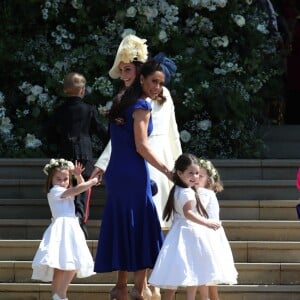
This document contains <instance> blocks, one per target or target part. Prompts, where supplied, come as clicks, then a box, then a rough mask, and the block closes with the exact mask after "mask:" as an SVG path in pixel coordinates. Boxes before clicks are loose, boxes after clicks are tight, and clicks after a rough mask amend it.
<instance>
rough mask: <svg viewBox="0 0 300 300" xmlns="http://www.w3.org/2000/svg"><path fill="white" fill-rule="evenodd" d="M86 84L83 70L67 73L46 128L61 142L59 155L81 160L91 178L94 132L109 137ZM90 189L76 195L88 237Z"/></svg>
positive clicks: (68, 158) (76, 207)
mask: <svg viewBox="0 0 300 300" xmlns="http://www.w3.org/2000/svg"><path fill="white" fill-rule="evenodd" d="M85 85H86V79H85V77H84V76H83V75H82V74H79V73H75V72H72V73H69V74H67V75H66V76H65V78H64V83H63V88H64V94H65V95H66V98H65V99H64V102H63V104H62V105H60V106H59V107H58V108H57V109H56V110H55V111H54V113H53V115H52V116H51V117H50V118H49V120H48V122H47V124H46V125H45V131H46V134H47V137H48V139H49V141H52V142H54V143H55V144H56V145H57V156H58V157H62V158H64V159H67V160H71V161H73V162H75V161H77V162H80V163H81V164H82V165H83V166H84V171H83V173H82V175H83V177H84V179H85V180H87V179H88V178H89V177H90V175H91V173H92V171H93V168H94V164H93V157H94V156H93V150H92V139H91V135H92V134H93V133H95V134H97V135H98V136H99V138H100V140H102V141H103V142H104V143H105V144H106V143H107V142H108V140H109V137H108V133H107V130H106V129H105V127H104V125H103V124H102V123H101V121H100V119H99V116H98V112H97V109H96V107H95V106H94V105H92V104H88V103H86V102H84V101H83V98H84V96H85ZM88 193H89V191H86V192H84V193H82V194H80V195H78V196H77V197H76V198H75V209H76V215H77V216H78V218H79V222H80V226H81V228H82V230H83V232H84V234H85V236H86V238H87V237H88V231H87V227H86V222H87V218H88V203H87V200H88Z"/></svg>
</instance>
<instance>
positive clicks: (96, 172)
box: [90, 167, 104, 185]
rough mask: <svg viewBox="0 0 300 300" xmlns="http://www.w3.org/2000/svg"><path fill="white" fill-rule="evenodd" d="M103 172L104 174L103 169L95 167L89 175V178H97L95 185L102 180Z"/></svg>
mask: <svg viewBox="0 0 300 300" xmlns="http://www.w3.org/2000/svg"><path fill="white" fill-rule="evenodd" d="M103 174H104V171H103V170H102V169H100V168H98V167H95V168H94V170H93V172H92V174H91V176H90V179H92V178H97V185H99V184H100V183H101V181H102V177H103Z"/></svg>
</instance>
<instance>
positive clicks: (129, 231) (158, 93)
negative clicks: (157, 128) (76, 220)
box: [95, 61, 172, 300]
mask: <svg viewBox="0 0 300 300" xmlns="http://www.w3.org/2000/svg"><path fill="white" fill-rule="evenodd" d="M164 81H165V74H164V72H163V68H162V66H161V65H160V63H158V62H156V61H149V62H146V63H144V64H143V66H142V67H141V71H140V76H137V78H136V79H135V81H134V82H133V84H132V85H131V86H130V87H129V88H128V89H126V91H125V93H124V94H123V96H121V98H120V99H117V100H115V101H114V103H113V106H112V108H111V110H110V113H109V120H110V135H111V136H110V137H111V147H112V151H111V157H110V160H109V164H108V167H107V169H106V172H105V182H106V204H105V208H104V212H103V217H102V223H101V229H100V235H99V241H98V248H97V254H96V260H95V272H97V273H102V272H112V271H118V279H117V283H116V286H115V287H114V288H113V289H112V290H111V292H110V296H111V299H116V300H124V299H127V293H128V292H127V277H128V272H134V288H133V289H132V290H131V291H130V296H131V298H132V299H143V297H142V291H143V284H144V280H145V277H146V269H147V268H149V269H152V268H153V266H154V264H155V261H156V258H157V256H158V253H159V251H160V248H161V245H162V242H163V234H162V231H161V227H160V222H159V218H158V215H157V211H156V208H155V205H154V202H153V199H152V194H151V186H150V177H149V170H148V163H150V164H151V165H152V166H154V167H155V168H157V169H158V170H159V171H161V172H162V173H164V174H165V175H166V176H167V177H168V178H169V179H171V177H172V176H171V171H170V170H169V169H168V167H167V166H166V165H165V164H164V163H162V162H161V161H160V160H159V159H158V158H157V157H156V156H155V155H154V153H153V152H152V151H151V149H150V147H149V146H148V136H149V135H150V133H151V131H152V120H151V105H150V103H149V102H148V101H146V98H147V97H149V98H152V99H155V98H157V97H163V96H162V87H163V84H164Z"/></svg>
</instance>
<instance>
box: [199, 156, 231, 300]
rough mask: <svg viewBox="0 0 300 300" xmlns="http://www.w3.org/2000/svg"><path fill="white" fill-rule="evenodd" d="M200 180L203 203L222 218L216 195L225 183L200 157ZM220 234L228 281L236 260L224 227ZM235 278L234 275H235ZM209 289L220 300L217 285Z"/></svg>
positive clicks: (211, 214) (210, 213) (212, 299)
mask: <svg viewBox="0 0 300 300" xmlns="http://www.w3.org/2000/svg"><path fill="white" fill-rule="evenodd" d="M199 166H200V170H199V180H198V183H197V184H196V188H197V193H198V195H199V197H200V199H201V203H202V204H203V206H204V207H205V209H206V211H207V213H208V216H209V218H210V219H213V220H216V221H219V220H220V216H219V215H220V207H219V202H218V199H217V196H216V193H219V192H221V191H223V183H222V181H221V178H220V175H219V172H218V171H217V169H216V168H215V167H214V165H213V164H212V162H211V161H209V160H206V159H199ZM217 233H218V235H219V239H220V243H221V244H222V247H223V259H224V260H226V261H227V263H228V265H229V266H230V268H229V270H231V271H232V272H228V281H229V283H230V282H231V279H230V277H231V276H235V274H237V273H236V272H234V269H235V267H234V260H233V256H232V252H231V248H230V244H229V242H228V240H227V237H226V234H225V231H224V229H223V227H221V228H220V229H219V230H217ZM233 278H234V277H233ZM208 289H209V299H210V300H219V299H220V298H219V294H218V288H217V286H216V285H211V286H209V287H208Z"/></svg>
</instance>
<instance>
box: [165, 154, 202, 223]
mask: <svg viewBox="0 0 300 300" xmlns="http://www.w3.org/2000/svg"><path fill="white" fill-rule="evenodd" d="M192 164H195V165H198V164H199V161H198V158H197V157H196V156H195V155H193V154H190V153H183V154H181V155H180V156H179V157H178V158H177V160H176V161H175V167H174V173H173V181H174V186H173V187H172V189H171V191H170V194H169V197H168V200H167V203H166V206H165V208H164V211H163V219H164V220H166V221H168V220H169V219H170V218H171V217H172V214H173V212H174V211H175V206H174V193H175V187H176V185H177V186H180V187H183V188H187V186H186V184H185V183H184V182H183V181H182V180H181V179H180V177H179V176H178V174H177V171H181V172H184V171H185V170H186V169H187V168H188V167H189V166H190V165H192ZM193 190H194V191H195V197H196V209H197V211H198V212H199V214H200V215H201V216H204V217H206V218H208V213H207V211H206V210H205V208H204V207H203V205H202V203H201V201H200V198H199V195H198V193H197V191H196V189H195V188H193Z"/></svg>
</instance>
